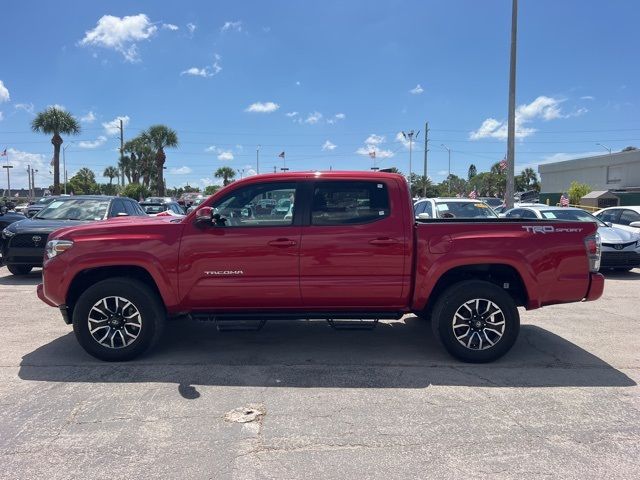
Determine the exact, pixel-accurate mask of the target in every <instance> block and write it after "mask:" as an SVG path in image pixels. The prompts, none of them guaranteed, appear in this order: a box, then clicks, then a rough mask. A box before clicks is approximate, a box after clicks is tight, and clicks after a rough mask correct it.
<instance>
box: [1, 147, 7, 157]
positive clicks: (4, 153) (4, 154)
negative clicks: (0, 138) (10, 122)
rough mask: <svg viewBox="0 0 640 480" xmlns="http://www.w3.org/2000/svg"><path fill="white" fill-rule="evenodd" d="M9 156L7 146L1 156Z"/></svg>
mask: <svg viewBox="0 0 640 480" xmlns="http://www.w3.org/2000/svg"><path fill="white" fill-rule="evenodd" d="M6 156H7V149H6V148H5V149H4V150H3V151H2V153H0V157H6Z"/></svg>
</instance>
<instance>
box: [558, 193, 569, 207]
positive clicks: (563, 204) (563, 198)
mask: <svg viewBox="0 0 640 480" xmlns="http://www.w3.org/2000/svg"><path fill="white" fill-rule="evenodd" d="M560 206H561V207H568V206H569V197H567V196H566V195H565V194H564V193H563V194H562V196H561V197H560Z"/></svg>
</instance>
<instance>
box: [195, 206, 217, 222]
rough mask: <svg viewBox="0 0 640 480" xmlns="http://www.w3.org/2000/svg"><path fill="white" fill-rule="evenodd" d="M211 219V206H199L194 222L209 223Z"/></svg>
mask: <svg viewBox="0 0 640 480" xmlns="http://www.w3.org/2000/svg"><path fill="white" fill-rule="evenodd" d="M212 220H213V208H211V207H201V208H199V209H198V211H197V212H196V223H209V224H211V223H212V222H211V221H212Z"/></svg>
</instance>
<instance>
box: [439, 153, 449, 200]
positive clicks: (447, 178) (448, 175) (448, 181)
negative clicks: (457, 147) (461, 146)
mask: <svg viewBox="0 0 640 480" xmlns="http://www.w3.org/2000/svg"><path fill="white" fill-rule="evenodd" d="M440 146H441V147H442V148H444V149H445V150H446V151H447V152H448V153H449V175H448V176H447V185H448V187H449V194H451V149H450V148H449V147H447V146H446V145H445V144H444V143H441V144H440Z"/></svg>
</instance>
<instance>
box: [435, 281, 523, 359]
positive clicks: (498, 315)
mask: <svg viewBox="0 0 640 480" xmlns="http://www.w3.org/2000/svg"><path fill="white" fill-rule="evenodd" d="M431 325H432V328H433V333H434V335H435V337H436V339H438V340H439V341H440V342H442V344H443V345H444V347H445V349H446V350H447V351H448V352H449V353H450V354H451V355H453V356H454V357H456V358H458V359H459V360H462V361H464V362H470V363H485V362H491V361H493V360H496V359H498V358H500V357H501V356H503V355H504V354H505V353H507V352H508V351H509V350H510V349H511V347H512V346H513V344H514V343H515V341H516V339H517V338H518V333H519V331H520V315H519V314H518V308H517V307H516V304H515V302H514V301H513V299H512V298H511V296H509V294H508V293H506V292H505V291H504V290H503V289H501V288H500V287H498V286H497V285H494V284H493V283H489V282H484V281H479V280H469V281H464V282H460V283H457V284H455V285H452V286H451V287H449V288H448V289H447V290H445V291H444V292H443V293H442V295H441V296H440V298H439V299H438V300H437V302H436V304H435V305H434V308H433V315H432V321H431Z"/></svg>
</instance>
